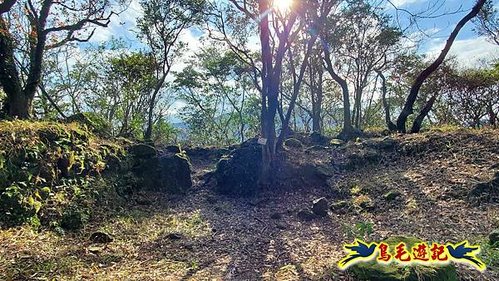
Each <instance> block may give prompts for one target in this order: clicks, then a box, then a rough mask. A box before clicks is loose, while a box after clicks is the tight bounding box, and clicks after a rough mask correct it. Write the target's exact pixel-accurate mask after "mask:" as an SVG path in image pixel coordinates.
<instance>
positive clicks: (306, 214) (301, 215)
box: [297, 209, 315, 221]
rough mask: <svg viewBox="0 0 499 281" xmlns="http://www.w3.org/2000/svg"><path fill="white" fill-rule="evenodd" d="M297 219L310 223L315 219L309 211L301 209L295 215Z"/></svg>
mask: <svg viewBox="0 0 499 281" xmlns="http://www.w3.org/2000/svg"><path fill="white" fill-rule="evenodd" d="M297 216H298V218H299V219H301V220H304V221H311V220H313V219H314V218H315V215H314V213H312V211H310V210H309V209H302V210H300V211H299V212H298V214H297Z"/></svg>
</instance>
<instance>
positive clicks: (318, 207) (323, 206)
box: [312, 197, 329, 217]
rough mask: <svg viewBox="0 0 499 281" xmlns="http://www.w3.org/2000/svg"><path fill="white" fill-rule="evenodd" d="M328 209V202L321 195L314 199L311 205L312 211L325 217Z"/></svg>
mask: <svg viewBox="0 0 499 281" xmlns="http://www.w3.org/2000/svg"><path fill="white" fill-rule="evenodd" d="M328 209H329V203H328V201H327V199H326V198H324V197H321V198H319V199H316V200H314V202H313V205H312V212H313V213H314V214H316V215H318V216H321V217H325V216H327V211H328Z"/></svg>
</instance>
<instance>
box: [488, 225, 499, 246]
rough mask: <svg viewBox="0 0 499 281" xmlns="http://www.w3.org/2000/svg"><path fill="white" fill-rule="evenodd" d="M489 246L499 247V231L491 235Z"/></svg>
mask: <svg viewBox="0 0 499 281" xmlns="http://www.w3.org/2000/svg"><path fill="white" fill-rule="evenodd" d="M489 244H490V245H498V246H499V229H496V230H494V231H492V232H491V233H490V234H489Z"/></svg>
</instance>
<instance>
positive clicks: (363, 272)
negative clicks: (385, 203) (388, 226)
mask: <svg viewBox="0 0 499 281" xmlns="http://www.w3.org/2000/svg"><path fill="white" fill-rule="evenodd" d="M383 242H385V243H387V244H388V245H389V247H390V251H392V253H393V251H394V249H395V247H396V246H397V245H398V244H399V243H400V242H403V243H405V244H406V246H407V249H410V248H412V247H413V246H414V245H415V244H418V243H421V242H423V241H422V240H420V239H418V238H415V237H406V236H394V237H390V238H388V239H386V240H385V241H383ZM348 271H349V272H350V273H351V274H353V275H354V276H355V277H356V278H357V279H358V280H370V281H399V280H403V281H457V280H458V278H457V273H456V268H455V266H454V265H453V264H447V265H438V266H437V265H428V266H423V265H411V266H406V265H401V264H398V263H396V262H392V263H390V264H387V265H385V264H380V263H377V262H376V260H373V261H370V262H365V263H358V264H355V265H353V266H351V267H350V268H349V269H348Z"/></svg>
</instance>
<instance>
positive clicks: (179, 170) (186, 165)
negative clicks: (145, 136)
mask: <svg viewBox="0 0 499 281" xmlns="http://www.w3.org/2000/svg"><path fill="white" fill-rule="evenodd" d="M159 166H160V170H161V190H164V191H167V192H170V193H174V194H178V193H185V192H186V191H187V190H188V189H190V188H191V187H192V178H191V164H190V162H189V158H188V157H187V155H185V154H181V153H176V154H165V155H162V156H161V157H160V158H159Z"/></svg>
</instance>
